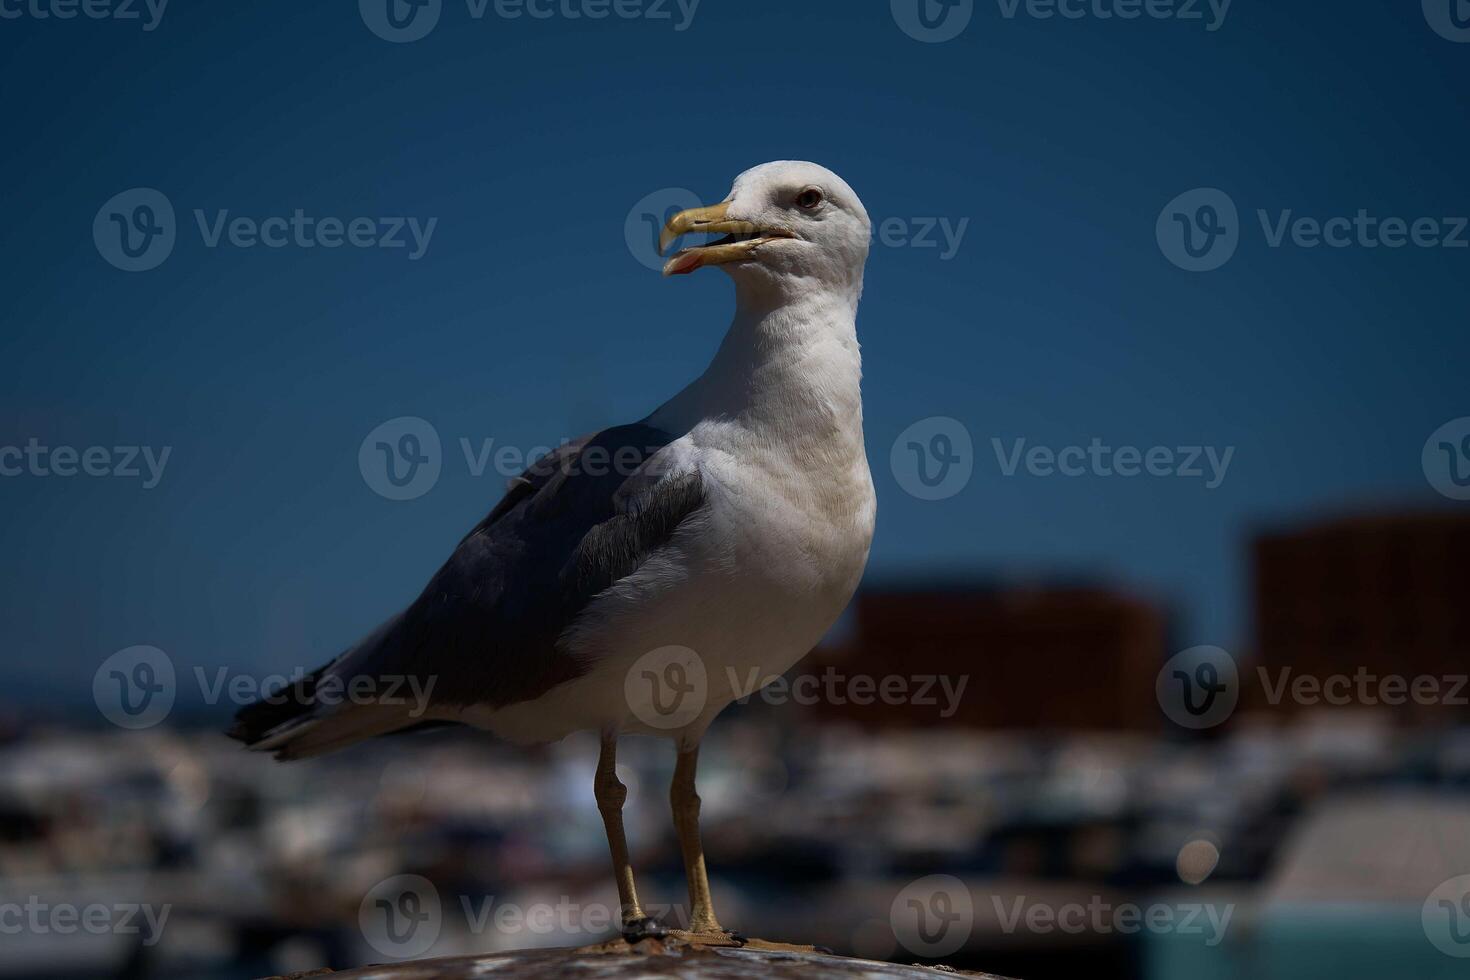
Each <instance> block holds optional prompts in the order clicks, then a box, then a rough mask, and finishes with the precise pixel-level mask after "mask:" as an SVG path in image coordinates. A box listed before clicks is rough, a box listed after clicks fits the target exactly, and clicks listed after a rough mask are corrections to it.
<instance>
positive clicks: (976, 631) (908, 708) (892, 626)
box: [798, 588, 1167, 730]
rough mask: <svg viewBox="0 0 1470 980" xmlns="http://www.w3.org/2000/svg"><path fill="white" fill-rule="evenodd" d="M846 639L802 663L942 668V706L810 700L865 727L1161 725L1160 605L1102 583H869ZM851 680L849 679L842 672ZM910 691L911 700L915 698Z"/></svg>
mask: <svg viewBox="0 0 1470 980" xmlns="http://www.w3.org/2000/svg"><path fill="white" fill-rule="evenodd" d="M852 626H853V628H852V629H851V631H850V637H849V638H848V639H847V640H846V642H844V643H842V644H841V645H839V646H836V647H832V648H823V649H820V650H818V651H817V652H816V653H814V654H813V655H812V657H811V658H809V659H808V660H806V661H803V666H802V667H800V668H798V672H807V673H812V672H821V671H823V670H825V669H827V668H828V667H831V668H832V669H833V670H834V671H836V672H837V674H838V675H839V676H840V677H842V678H844V679H845V678H850V677H854V676H858V675H862V676H869V677H873V678H878V679H880V680H881V679H882V678H891V677H899V678H904V679H906V680H907V681H909V683H910V687H909V690H910V691H911V692H915V693H917V689H918V686H919V685H920V684H921V683H923V682H922V681H920V680H918V679H919V678H923V677H927V676H930V675H936V676H938V677H939V678H940V681H937V682H935V684H934V685H933V686H932V688H931V691H932V692H933V693H934V694H936V695H937V697H938V698H939V699H940V700H941V702H943V699H944V697H945V694H946V688H945V687H944V686H943V681H944V680H946V679H947V681H948V684H949V687H948V689H947V690H948V691H949V692H954V691H955V690H957V689H959V688H958V685H959V683H960V679H961V678H965V681H964V685H965V686H964V687H963V689H959V690H961V691H962V693H961V694H960V696H959V697H958V698H957V699H953V698H951V700H952V701H954V703H955V710H954V711H953V713H951V714H949V715H947V716H946V715H941V710H940V709H941V708H942V707H943V704H940V705H935V704H925V703H907V702H905V703H898V704H892V703H885V702H884V701H883V700H882V699H878V700H877V701H876V702H875V703H871V704H856V703H853V702H852V700H851V699H847V698H843V699H835V700H840V701H841V702H842V703H835V700H832V699H823V700H821V701H819V702H818V703H816V704H814V705H813V710H814V711H816V712H818V713H820V714H821V715H822V716H823V717H828V718H834V717H836V718H846V719H849V720H851V721H854V722H857V723H858V724H861V725H864V726H867V727H884V726H894V725H898V726H926V725H940V724H942V725H967V726H972V727H979V728H1025V729H1048V730H1067V729H1090V730H1098V729H1149V728H1156V727H1157V726H1158V724H1159V718H1160V716H1159V711H1158V707H1157V705H1156V704H1155V702H1154V678H1155V675H1156V674H1157V672H1158V670H1159V667H1160V665H1161V664H1163V662H1164V660H1165V659H1166V657H1167V654H1166V651H1165V644H1166V639H1165V633H1166V629H1165V619H1164V615H1163V614H1162V612H1161V611H1160V610H1159V609H1158V608H1157V607H1155V606H1154V605H1152V604H1150V603H1148V602H1145V601H1142V600H1140V599H1136V598H1133V597H1130V596H1126V595H1122V594H1120V593H1117V592H1112V591H1108V590H1104V589H1097V588H1041V589H960V588H954V589H941V590H923V591H920V590H914V591H881V590H880V591H864V592H862V593H861V594H860V595H859V597H858V599H857V602H856V606H855V620H854V622H853V624H852ZM844 683H846V681H845V680H844ZM910 700H912V699H910Z"/></svg>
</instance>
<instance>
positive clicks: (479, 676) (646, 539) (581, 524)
mask: <svg viewBox="0 0 1470 980" xmlns="http://www.w3.org/2000/svg"><path fill="white" fill-rule="evenodd" d="M671 441H672V438H671V437H670V435H669V434H668V433H666V432H663V431H661V430H659V429H655V428H653V427H652V426H648V425H644V424H641V423H635V424H632V425H623V426H617V427H616V428H612V429H605V430H603V431H602V432H598V433H596V434H595V435H592V436H589V437H586V438H584V439H580V440H578V441H577V442H574V443H569V444H568V445H566V446H563V447H562V448H560V449H558V450H556V451H554V452H552V453H548V454H547V455H546V456H544V457H542V458H541V459H540V460H538V461H537V462H536V464H535V465H533V466H532V467H531V468H530V469H528V470H527V471H526V472H525V473H524V474H522V475H521V476H520V477H518V478H517V479H516V480H514V481H513V482H512V484H511V487H510V489H509V491H508V492H507V493H506V495H505V498H504V499H503V500H501V502H500V503H499V504H497V505H496V507H495V509H494V510H492V511H491V512H490V514H489V516H487V517H486V518H485V519H484V520H483V521H481V522H480V523H479V524H478V525H477V526H476V527H475V529H474V530H472V531H471V532H470V533H469V534H467V535H465V537H464V540H462V541H461V542H460V543H459V547H457V548H456V549H455V550H454V554H453V555H451V556H450V558H449V560H448V561H447V562H445V564H444V567H442V568H441V569H439V571H438V573H437V574H435V576H434V577H433V579H431V580H430V582H429V585H428V587H427V588H425V589H424V591H423V594H422V595H420V596H419V597H418V599H417V600H416V601H415V602H414V603H413V605H411V606H409V607H408V609H406V610H405V611H404V612H403V613H402V614H401V615H400V616H399V617H398V618H397V620H395V621H394V622H393V623H392V624H391V625H390V626H389V628H388V630H387V631H386V632H385V634H384V635H383V637H382V638H381V640H380V641H379V642H378V644H377V650H376V651H375V652H374V655H373V656H372V657H371V665H369V663H368V662H366V661H367V658H364V661H365V662H364V663H363V664H362V667H363V668H366V669H367V670H368V672H370V673H381V672H382V670H383V669H384V668H385V667H391V669H394V670H397V671H399V672H402V673H408V674H419V675H429V674H432V675H434V676H436V677H437V678H438V681H437V683H436V685H435V688H434V700H435V702H436V703H447V704H482V703H483V704H489V705H492V706H494V707H500V706H503V705H506V704H512V703H514V702H517V701H527V700H530V699H532V698H536V697H539V696H540V695H541V694H543V693H545V692H546V691H547V690H549V689H551V688H552V687H554V686H556V685H557V684H560V683H562V682H563V681H567V680H571V679H572V678H574V677H577V676H578V675H580V674H582V673H583V672H584V671H585V670H586V665H585V664H581V663H578V662H577V661H576V660H575V659H574V658H572V657H570V656H569V655H567V654H566V653H565V652H564V651H562V650H559V649H558V648H557V646H556V639H557V637H558V636H560V635H561V633H562V631H563V630H565V629H566V627H567V625H568V624H569V623H570V622H571V621H572V620H573V619H574V618H576V616H577V614H578V613H579V612H581V611H582V609H583V608H585V607H586V605H587V604H588V602H590V601H591V600H592V598H593V597H594V596H596V595H597V594H598V593H599V592H602V591H603V590H604V589H606V588H607V587H608V586H610V585H612V584H613V583H614V582H616V581H617V580H618V579H621V578H623V577H625V576H627V575H630V574H632V573H633V572H634V571H635V570H636V569H637V568H638V566H639V565H641V564H642V563H643V562H644V561H645V560H646V559H647V558H648V556H649V554H650V553H652V552H653V551H654V550H656V549H657V548H658V547H660V546H661V545H662V544H664V543H665V542H666V541H668V539H669V537H670V536H671V535H672V534H673V532H674V528H676V527H677V526H678V525H679V524H680V522H682V521H683V520H684V519H685V518H687V517H688V516H689V515H690V514H692V513H693V512H694V511H696V510H697V509H699V507H700V506H702V505H703V503H704V491H703V488H702V486H701V485H700V482H699V476H698V474H697V473H695V472H690V473H687V474H683V475H679V476H671V477H665V476H661V475H660V474H658V473H656V472H651V470H653V469H655V468H656V464H654V465H650V460H651V458H652V457H653V456H654V454H656V453H657V452H658V451H659V450H660V449H662V448H663V447H664V446H666V445H668V444H669V442H671ZM630 484H631V485H630ZM354 666H355V667H356V666H357V665H354Z"/></svg>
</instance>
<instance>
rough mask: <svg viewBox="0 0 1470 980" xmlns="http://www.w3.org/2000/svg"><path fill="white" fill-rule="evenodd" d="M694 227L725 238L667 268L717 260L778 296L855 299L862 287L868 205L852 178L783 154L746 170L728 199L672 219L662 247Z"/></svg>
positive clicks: (748, 284) (748, 283) (753, 286)
mask: <svg viewBox="0 0 1470 980" xmlns="http://www.w3.org/2000/svg"><path fill="white" fill-rule="evenodd" d="M691 233H701V234H714V235H724V236H725V237H724V238H721V239H719V240H717V241H714V242H711V243H710V244H708V245H704V246H697V247H692V248H685V249H683V250H681V251H680V252H678V253H677V254H676V255H674V256H673V257H672V258H670V259H669V261H668V263H667V264H665V266H664V275H666V276H677V275H684V274H687V273H690V272H693V271H695V270H696V269H700V268H703V267H705V266H711V265H717V266H720V267H721V268H722V269H723V270H724V271H725V272H726V273H728V274H729V275H730V277H731V278H733V279H734V280H735V282H736V286H737V288H738V289H739V291H740V292H741V293H742V295H745V294H750V295H751V296H752V298H753V297H754V296H755V295H758V294H762V293H773V294H774V295H773V296H772V298H773V299H776V300H777V301H780V300H785V299H790V298H792V297H791V295H790V294H792V293H795V292H799V291H807V290H812V289H818V290H822V291H830V292H836V293H839V294H845V295H847V296H849V297H850V298H851V301H852V303H853V305H854V306H855V305H856V303H857V299H858V296H859V295H860V294H861V293H862V285H863V264H864V263H865V262H866V261H867V257H868V245H869V242H870V240H871V237H872V225H871V223H870V222H869V220H868V212H867V210H866V209H865V208H864V207H863V202H862V201H860V200H858V196H857V194H855V193H853V189H852V188H851V187H849V186H848V185H847V181H845V180H843V179H842V178H841V177H839V176H837V175H836V174H834V173H833V172H832V171H830V170H828V169H827V168H826V167H822V166H818V165H817V164H815V163H807V162H805V161H799V160H778V161H776V162H774V163H765V164H761V165H760V166H759V167H753V168H751V169H750V170H747V171H745V173H743V174H741V175H740V176H739V177H737V178H735V185H734V187H733V188H731V190H730V194H729V196H728V197H726V198H725V200H724V201H723V202H721V203H719V204H716V205H714V206H713V207H707V208H694V209H693V210H689V211H684V212H681V213H680V214H677V215H675V216H674V217H673V218H671V219H670V220H669V222H668V224H667V225H665V226H664V230H663V234H662V235H660V237H659V246H660V248H661V249H664V250H667V248H668V247H669V245H671V244H672V243H673V242H674V241H675V240H676V239H678V238H680V237H681V236H683V235H686V234H691Z"/></svg>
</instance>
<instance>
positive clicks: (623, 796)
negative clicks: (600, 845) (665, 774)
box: [592, 733, 644, 927]
mask: <svg viewBox="0 0 1470 980" xmlns="http://www.w3.org/2000/svg"><path fill="white" fill-rule="evenodd" d="M617 758H618V737H617V735H614V734H610V733H609V734H604V735H603V736H602V751H601V753H600V754H599V755H598V757H597V778H596V779H595V780H594V781H593V784H592V788H593V792H594V794H595V795H596V796H597V809H598V810H599V811H601V812H602V825H603V827H604V828H605V829H606V830H607V846H608V850H610V851H612V863H613V877H614V878H615V879H616V880H617V883H618V901H619V902H621V903H622V906H623V909H622V915H623V925H624V926H625V927H626V926H628V925H630V924H632V923H635V922H638V921H639V920H641V919H643V918H644V915H643V907H642V906H640V905H639V904H638V889H637V888H635V887H634V885H633V865H632V863H631V862H630V861H629V860H628V838H627V837H626V836H625V835H624V834H623V803H624V802H626V801H627V799H628V787H626V786H624V785H623V784H622V781H621V780H619V779H618V763H617Z"/></svg>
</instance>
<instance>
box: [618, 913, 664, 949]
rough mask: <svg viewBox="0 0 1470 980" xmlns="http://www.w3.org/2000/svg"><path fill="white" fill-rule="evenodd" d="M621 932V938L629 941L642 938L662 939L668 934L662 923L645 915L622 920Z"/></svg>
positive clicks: (634, 941) (636, 940)
mask: <svg viewBox="0 0 1470 980" xmlns="http://www.w3.org/2000/svg"><path fill="white" fill-rule="evenodd" d="M622 932H623V938H624V939H626V940H627V941H628V942H630V943H636V942H640V941H642V940H644V939H663V938H664V937H665V936H667V935H669V930H668V929H667V928H666V927H664V925H663V924H662V923H660V922H659V921H658V920H657V919H654V918H652V917H650V916H647V915H640V916H639V917H638V918H636V919H629V920H627V921H626V922H624V923H623V930H622Z"/></svg>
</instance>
